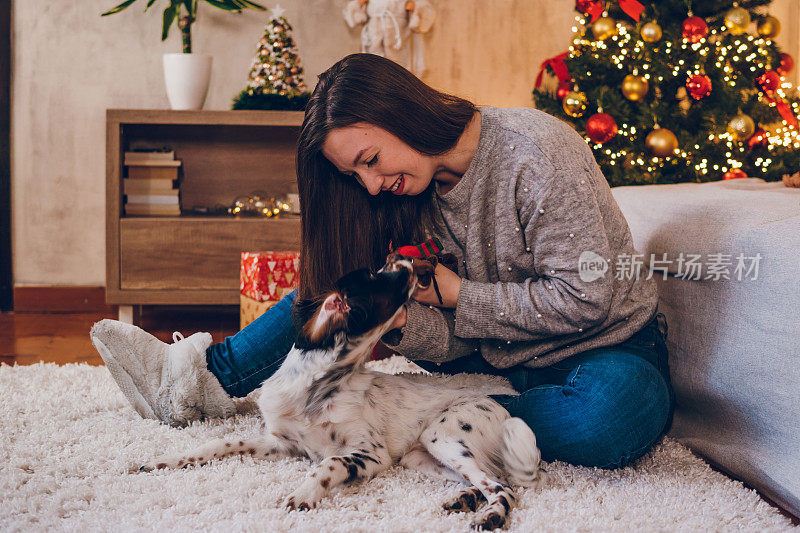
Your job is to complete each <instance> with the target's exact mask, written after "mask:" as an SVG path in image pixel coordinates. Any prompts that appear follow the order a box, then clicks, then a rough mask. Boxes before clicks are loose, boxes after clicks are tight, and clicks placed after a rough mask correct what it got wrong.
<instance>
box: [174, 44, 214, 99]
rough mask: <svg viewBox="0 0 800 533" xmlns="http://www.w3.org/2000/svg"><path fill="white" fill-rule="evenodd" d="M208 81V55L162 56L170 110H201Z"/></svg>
mask: <svg viewBox="0 0 800 533" xmlns="http://www.w3.org/2000/svg"><path fill="white" fill-rule="evenodd" d="M210 79H211V56H210V55H206V54H164V82H165V84H166V86H167V98H169V104H170V106H171V107H172V109H202V108H203V103H204V102H205V101H206V93H207V92H208V82H209V80H210Z"/></svg>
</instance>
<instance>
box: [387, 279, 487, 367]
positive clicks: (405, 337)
mask: <svg viewBox="0 0 800 533" xmlns="http://www.w3.org/2000/svg"><path fill="white" fill-rule="evenodd" d="M442 268H444V267H442ZM454 322H455V319H454V317H453V312H452V310H450V309H439V308H437V307H433V306H429V305H424V304H421V303H419V302H417V301H416V300H410V301H409V302H408V304H407V312H406V324H405V325H404V326H403V327H402V329H401V337H400V338H399V339H397V338H392V337H393V336H392V335H389V334H387V335H384V338H382V339H381V342H383V344H384V345H386V346H387V347H388V348H389V349H391V350H394V351H395V352H397V353H399V354H401V355H404V356H405V357H408V358H409V359H412V360H414V359H421V360H423V361H434V362H437V363H442V362H444V361H452V360H453V359H457V358H459V357H462V356H465V355H467V354H470V353H472V352H474V351H475V350H476V349H477V348H478V346H479V342H478V340H477V339H462V338H459V337H456V336H455V335H454V334H453V329H454ZM393 331H395V330H393ZM390 333H391V332H390Z"/></svg>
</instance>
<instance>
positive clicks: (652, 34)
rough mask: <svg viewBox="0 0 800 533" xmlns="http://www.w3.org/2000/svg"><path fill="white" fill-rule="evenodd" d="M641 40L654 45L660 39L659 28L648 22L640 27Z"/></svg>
mask: <svg viewBox="0 0 800 533" xmlns="http://www.w3.org/2000/svg"><path fill="white" fill-rule="evenodd" d="M641 33H642V40H644V41H645V42H647V43H654V42H656V41H658V40H659V39H661V26H659V25H658V24H656V23H655V22H648V23H647V24H645V25H644V26H642V32H641Z"/></svg>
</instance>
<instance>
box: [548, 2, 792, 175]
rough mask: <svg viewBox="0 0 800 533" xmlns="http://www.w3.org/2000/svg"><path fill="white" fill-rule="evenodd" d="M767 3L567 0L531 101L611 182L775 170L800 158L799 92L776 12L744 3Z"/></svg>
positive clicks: (780, 170)
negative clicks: (566, 37) (560, 42)
mask: <svg viewBox="0 0 800 533" xmlns="http://www.w3.org/2000/svg"><path fill="white" fill-rule="evenodd" d="M770 2H771V0H741V1H740V2H739V3H738V4H737V3H736V2H731V1H727V0H694V1H691V0H683V1H676V0H651V1H650V2H648V3H647V5H646V6H645V5H643V4H641V3H640V2H638V1H637V0H610V1H605V0H576V3H575V9H576V11H578V12H579V13H580V16H578V17H576V21H577V24H576V26H575V27H574V28H573V30H575V31H576V34H575V36H574V38H573V44H572V46H570V48H569V51H567V52H564V53H563V54H561V55H559V56H556V57H554V58H551V59H549V60H547V61H545V63H544V64H543V67H542V70H543V72H545V71H546V72H550V73H552V74H555V76H556V77H557V78H558V86H557V88H556V87H553V89H556V90H555V91H553V90H547V89H546V88H545V84H541V76H542V73H540V75H539V76H540V77H539V78H538V79H537V83H536V88H535V89H534V91H533V100H534V105H535V106H536V107H538V108H540V109H542V110H544V111H546V112H548V113H551V114H553V115H556V116H558V117H560V118H562V119H564V120H566V121H568V122H571V123H572V124H574V126H575V128H576V129H577V130H578V131H579V132H580V133H582V134H583V135H584V136H585V138H586V140H587V142H588V143H589V145H590V146H591V147H592V149H593V151H594V154H595V157H596V159H597V162H598V164H599V165H600V167H601V168H602V170H603V173H604V174H605V176H606V178H607V179H608V181H609V183H610V184H611V185H631V184H643V183H676V182H685V181H690V182H704V181H715V180H719V179H721V178H723V179H729V178H737V177H748V176H749V177H757V178H763V179H765V180H767V181H771V180H779V179H780V178H781V176H782V175H783V174H792V173H795V172H797V170H798V168H800V150H798V148H800V135H798V133H799V132H798V128H797V125H798V121H797V118H796V117H797V114H798V111H799V110H800V105H798V104H800V102H799V101H798V98H797V95H796V90H795V89H793V88H792V87H791V85H790V84H789V83H786V82H785V81H784V80H783V78H784V77H785V76H786V75H787V74H788V73H789V72H790V71H791V70H792V68H793V64H794V61H793V60H792V58H791V56H789V55H788V54H783V53H781V52H780V50H779V49H778V47H777V46H776V45H775V43H774V41H773V39H774V37H775V36H776V35H777V34H778V32H779V31H780V22H779V21H778V19H776V18H775V17H772V16H770V15H768V14H765V13H756V12H754V11H752V10H753V8H755V7H761V6H766V5H768V4H769V3H770ZM751 21H753V22H755V24H754V26H755V31H754V32H752V33H749V32H748V29H749V26H750V24H751Z"/></svg>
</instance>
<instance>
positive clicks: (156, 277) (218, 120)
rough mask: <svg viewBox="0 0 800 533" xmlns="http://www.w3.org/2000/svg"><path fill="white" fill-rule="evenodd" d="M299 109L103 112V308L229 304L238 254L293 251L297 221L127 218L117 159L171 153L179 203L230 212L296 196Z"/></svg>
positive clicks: (233, 299) (234, 297) (234, 299)
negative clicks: (258, 196)
mask: <svg viewBox="0 0 800 533" xmlns="http://www.w3.org/2000/svg"><path fill="white" fill-rule="evenodd" d="M302 121H303V112H302V111H169V110H148V109H109V110H108V111H107V114H106V244H107V245H106V253H107V257H106V302H107V303H109V304H118V305H123V306H131V305H233V304H237V303H238V301H239V262H240V256H241V252H243V251H259V250H299V249H300V217H299V216H279V217H275V218H260V217H232V216H219V215H216V216H215V215H200V214H192V213H184V214H181V215H180V216H177V215H176V216H141V215H132V216H125V215H123V193H122V180H123V178H124V177H125V167H124V166H123V155H124V152H125V151H128V150H131V149H133V148H142V147H144V148H147V147H151V148H157V147H161V146H170V147H171V148H172V149H173V150H174V151H175V157H176V159H180V160H181V162H182V165H181V169H182V170H181V172H182V176H181V178H180V187H181V206H182V208H183V209H186V210H189V209H191V208H193V207H194V206H214V205H218V204H221V205H230V204H232V203H233V200H234V199H235V198H236V197H238V196H241V195H244V194H249V193H251V192H254V191H256V190H261V191H265V192H267V193H268V194H270V195H272V196H281V195H284V194H286V193H289V192H296V190H297V188H296V187H297V186H296V181H295V180H296V178H295V153H296V143H297V138H298V136H299V133H300V126H301V125H302Z"/></svg>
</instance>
